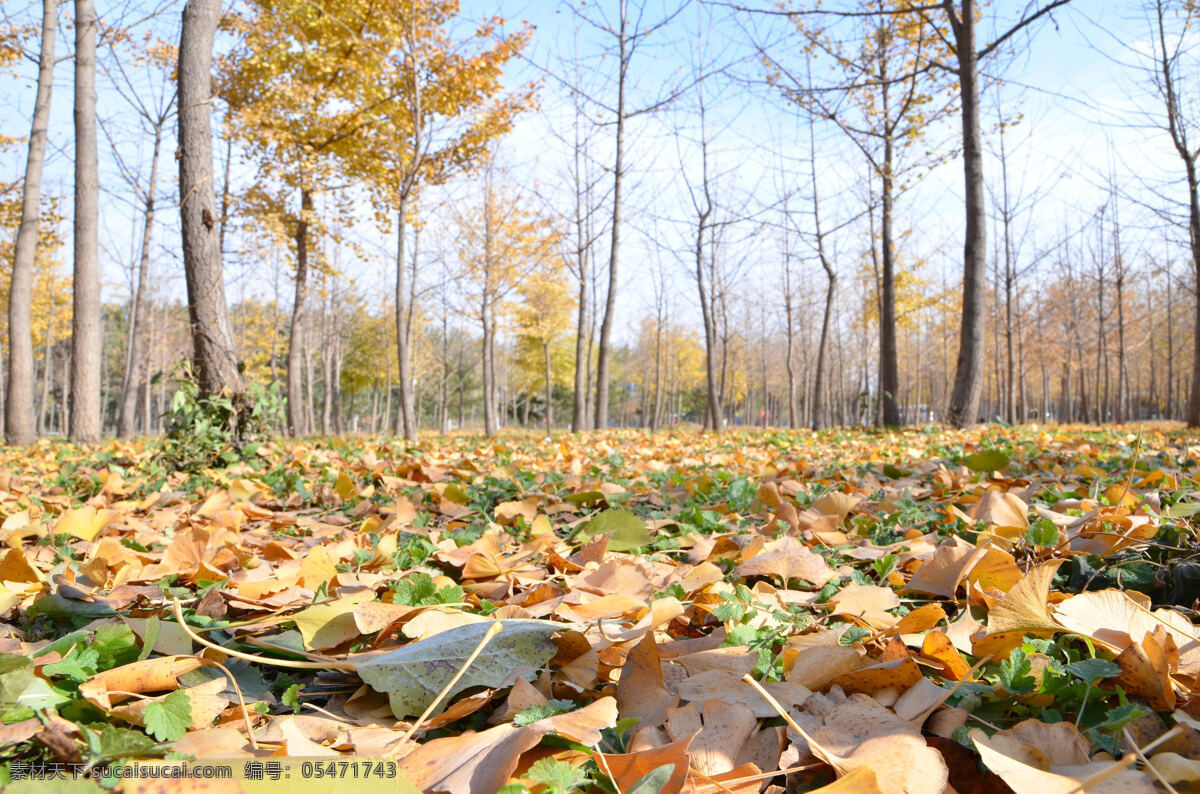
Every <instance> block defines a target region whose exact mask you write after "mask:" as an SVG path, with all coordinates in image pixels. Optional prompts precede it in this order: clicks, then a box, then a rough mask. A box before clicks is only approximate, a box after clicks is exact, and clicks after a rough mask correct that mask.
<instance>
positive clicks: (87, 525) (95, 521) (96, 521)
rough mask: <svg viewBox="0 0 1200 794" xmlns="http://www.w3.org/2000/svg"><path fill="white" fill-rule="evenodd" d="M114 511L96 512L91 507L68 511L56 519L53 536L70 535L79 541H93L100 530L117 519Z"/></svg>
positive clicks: (86, 506)
mask: <svg viewBox="0 0 1200 794" xmlns="http://www.w3.org/2000/svg"><path fill="white" fill-rule="evenodd" d="M117 515H118V513H117V511H116V510H97V509H96V508H94V507H92V506H91V505H84V506H83V507H79V508H76V509H74V510H68V511H66V512H65V513H63V514H62V515H61V516H59V517H58V522H57V523H56V524H55V525H54V534H56V535H71V536H73V537H76V538H79V539H80V540H93V539H95V537H96V536H97V535H99V534H100V530H102V529H104V528H105V527H106V526H108V525H109V524H111V523H112V522H113V521H114V520H115V519H116V517H117Z"/></svg>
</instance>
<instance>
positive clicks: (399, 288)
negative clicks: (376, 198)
mask: <svg viewBox="0 0 1200 794" xmlns="http://www.w3.org/2000/svg"><path fill="white" fill-rule="evenodd" d="M407 215H408V196H407V195H402V196H401V197H400V207H399V209H398V210H397V212H396V354H397V363H398V365H399V372H400V410H399V411H397V412H396V435H398V436H404V438H405V439H407V440H408V441H416V440H417V417H416V414H415V410H414V407H413V381H412V324H413V308H414V307H413V306H412V301H411V297H412V296H411V295H408V294H406V293H407V292H408V291H409V285H408V282H407V281H406V280H405V278H404V274H405V267H404V233H405V228H406V225H407V221H408V218H407ZM416 268H417V262H416V257H415V256H414V257H413V274H412V278H413V283H415V282H416V278H417V274H416Z"/></svg>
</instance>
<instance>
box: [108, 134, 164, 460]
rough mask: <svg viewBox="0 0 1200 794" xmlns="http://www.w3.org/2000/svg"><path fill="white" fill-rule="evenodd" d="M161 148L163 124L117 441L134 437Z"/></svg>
mask: <svg viewBox="0 0 1200 794" xmlns="http://www.w3.org/2000/svg"><path fill="white" fill-rule="evenodd" d="M161 147H162V124H161V123H160V124H159V125H158V126H157V127H156V128H155V130H154V149H153V153H152V154H151V156H150V180H149V183H148V184H147V187H146V202H145V210H144V218H143V223H142V248H141V253H140V255H139V257H138V272H137V284H136V285H135V287H134V294H133V296H132V300H130V302H129V331H128V336H129V338H128V341H127V343H126V346H125V379H124V382H123V383H122V385H121V410H120V413H119V414H118V416H117V437H118V438H129V437H130V436H132V435H133V429H134V424H135V422H136V419H137V398H138V389H139V387H140V385H141V375H142V363H143V359H144V357H145V356H144V353H143V351H144V349H145V342H144V337H145V334H143V333H142V328H141V323H142V321H143V318H144V317H145V314H146V279H147V277H148V275H149V270H150V233H151V231H152V230H153V228H154V192H155V190H156V189H157V185H158V154H159V151H160V149H161Z"/></svg>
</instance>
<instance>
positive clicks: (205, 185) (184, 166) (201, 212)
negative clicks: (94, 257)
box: [176, 0, 249, 441]
mask: <svg viewBox="0 0 1200 794" xmlns="http://www.w3.org/2000/svg"><path fill="white" fill-rule="evenodd" d="M220 13H221V0H187V4H186V5H185V6H184V8H183V25H182V28H181V30H180V33H179V65H178V67H177V68H176V76H177V78H176V79H177V80H178V89H179V91H178V95H179V114H178V119H179V150H178V152H177V154H176V159H177V160H178V162H179V212H180V220H181V226H182V231H183V268H184V275H185V278H186V281H187V295H188V319H189V320H190V322H191V337H192V351H193V352H192V354H193V356H194V357H195V362H196V374H197V380H198V381H199V384H198V385H199V387H200V392H201V394H203V395H205V396H213V395H224V396H226V397H228V398H229V399H230V401H231V403H232V405H233V406H234V413H233V416H232V417H231V422H232V423H233V427H231V428H230V429H231V430H232V431H233V433H234V436H235V440H237V441H240V440H241V438H242V437H243V435H244V432H245V430H246V422H247V420H248V419H249V415H248V411H247V410H246V406H245V399H246V398H245V390H246V389H245V383H244V382H243V380H242V374H241V372H240V371H239V370H238V364H237V355H236V353H235V352H234V346H233V326H232V325H231V324H230V322H229V308H228V306H227V305H226V303H225V277H224V272H223V268H222V263H221V247H220V239H219V231H218V229H217V225H218V224H217V216H216V212H215V210H216V196H215V191H214V188H213V157H212V119H211V114H212V99H213V91H212V77H213V74H212V45H213V39H214V38H215V36H216V32H217V22H218V20H219V18H220Z"/></svg>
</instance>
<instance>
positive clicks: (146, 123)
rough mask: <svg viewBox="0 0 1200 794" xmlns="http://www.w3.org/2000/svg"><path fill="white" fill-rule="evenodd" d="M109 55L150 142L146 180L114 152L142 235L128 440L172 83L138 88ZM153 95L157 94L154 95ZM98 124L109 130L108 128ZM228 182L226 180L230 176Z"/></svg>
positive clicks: (130, 349)
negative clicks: (129, 189)
mask: <svg viewBox="0 0 1200 794" xmlns="http://www.w3.org/2000/svg"><path fill="white" fill-rule="evenodd" d="M110 46H111V42H110ZM113 55H114V57H113V58H112V59H111V61H112V63H113V69H112V73H111V74H110V77H111V78H112V79H113V84H114V86H115V87H116V90H117V91H118V93H119V94H120V95H121V97H122V98H123V99H124V100H125V101H126V102H127V103H128V104H129V105H130V106H131V107H132V108H133V110H134V111H135V112H136V113H137V115H138V118H139V120H140V122H141V124H142V125H143V126H142V131H144V132H149V133H150V135H151V136H152V137H153V141H154V143H153V146H152V148H151V150H150V167H149V169H150V170H149V174H148V176H147V177H146V178H145V181H144V182H143V180H142V178H141V176H140V174H138V173H137V171H136V168H134V167H132V166H130V165H129V164H127V163H126V162H125V161H124V160H123V158H121V156H120V154H119V153H118V152H117V149H116V147H115V146H114V147H113V154H114V157H115V159H116V161H117V164H118V166H119V168H120V170H121V173H122V175H123V176H124V177H125V179H126V180H127V181H128V182H129V184H130V185H131V187H132V188H133V192H134V194H135V196H136V198H137V199H138V201H139V202H140V203H141V205H142V239H141V243H140V249H139V253H138V258H137V267H136V271H135V273H134V274H133V277H132V284H131V290H130V292H131V294H130V299H129V322H128V327H127V330H126V337H127V338H126V345H125V371H124V374H123V378H122V382H121V397H120V405H119V409H118V414H117V437H118V438H129V437H130V436H132V435H133V431H134V426H135V423H136V419H137V413H138V409H137V402H138V392H139V390H140V388H141V386H142V381H143V379H144V370H145V366H146V333H145V329H144V328H143V325H144V324H145V318H146V312H147V311H148V306H147V298H148V283H147V282H148V280H149V275H150V273H149V271H150V250H151V239H152V236H153V235H152V233H153V230H154V213H155V209H156V203H157V198H158V167H159V156H160V154H161V152H162V144H163V136H164V134H165V133H166V127H167V123H168V121H170V119H171V117H172V116H173V115H174V113H175V89H174V87H173V86H171V85H170V82H171V81H170V77H169V73H168V72H167V71H166V70H165V69H164V70H161V72H160V74H161V75H162V79H163V81H164V82H163V83H162V84H161V85H159V84H157V82H156V84H155V86H154V88H155V89H157V90H156V91H153V92H147V91H145V90H144V89H143V88H142V87H141V86H138V85H135V83H134V80H133V78H132V76H131V75H130V73H129V71H128V69H126V67H125V63H124V59H123V58H121V57H119V56H117V54H116V53H115V52H114V53H113ZM151 58H152V59H153V58H154V56H153V55H151ZM156 65H162V66H167V64H157V61H156ZM152 94H156V95H153V96H152ZM102 126H103V128H104V130H105V132H106V133H107V132H108V128H107V126H105V125H102ZM110 138H111V136H110ZM226 181H228V175H227V177H226ZM226 193H228V185H227V186H226ZM223 204H224V201H223ZM224 212H225V209H222V218H223V217H224ZM224 229H225V227H224V221H223V220H222V223H221V233H222V234H224ZM144 430H145V432H149V431H150V428H149V427H146V428H144Z"/></svg>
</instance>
